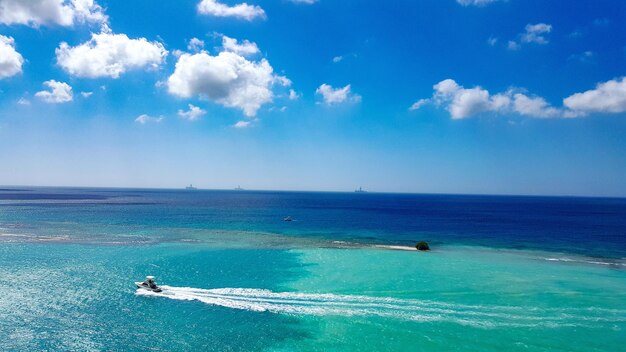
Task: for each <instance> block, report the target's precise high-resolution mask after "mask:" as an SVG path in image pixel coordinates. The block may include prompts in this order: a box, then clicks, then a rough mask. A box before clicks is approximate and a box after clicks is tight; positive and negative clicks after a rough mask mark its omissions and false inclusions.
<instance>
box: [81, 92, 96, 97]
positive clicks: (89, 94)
mask: <svg viewBox="0 0 626 352" xmlns="http://www.w3.org/2000/svg"><path fill="white" fill-rule="evenodd" d="M92 94H93V92H80V95H82V96H83V98H89V97H90V96H91V95H92Z"/></svg>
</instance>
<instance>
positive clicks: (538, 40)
mask: <svg viewBox="0 0 626 352" xmlns="http://www.w3.org/2000/svg"><path fill="white" fill-rule="evenodd" d="M551 31H552V25H550V24H546V23H537V24H530V23H529V24H527V25H526V27H525V30H524V32H523V33H520V34H519V36H518V38H519V41H515V40H509V42H508V44H507V48H508V49H510V50H519V49H520V48H521V44H522V43H535V44H540V45H545V44H548V42H549V41H548V39H547V38H546V34H548V33H550V32H551Z"/></svg>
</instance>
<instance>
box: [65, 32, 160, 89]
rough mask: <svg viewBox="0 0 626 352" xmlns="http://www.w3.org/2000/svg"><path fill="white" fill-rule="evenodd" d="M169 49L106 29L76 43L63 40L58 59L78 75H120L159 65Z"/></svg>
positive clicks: (67, 70)
mask: <svg viewBox="0 0 626 352" xmlns="http://www.w3.org/2000/svg"><path fill="white" fill-rule="evenodd" d="M166 56H167V50H165V48H164V47H163V44H161V43H159V42H149V41H148V40H147V39H146V38H139V39H130V38H128V36H127V35H126V34H113V33H108V32H106V31H105V32H103V33H100V34H92V35H91V39H90V40H89V41H87V42H85V43H83V44H80V45H78V46H75V47H71V46H69V45H68V44H67V43H65V42H63V43H61V44H60V45H59V47H58V48H57V49H56V57H57V63H58V64H59V66H61V67H62V68H63V69H64V70H65V71H66V72H68V73H69V74H71V75H74V76H78V77H87V78H97V77H111V78H118V77H119V76H120V74H122V73H124V72H126V71H129V70H133V69H140V68H144V67H153V68H156V67H158V66H159V65H160V64H161V63H162V62H163V60H164V59H165V57H166Z"/></svg>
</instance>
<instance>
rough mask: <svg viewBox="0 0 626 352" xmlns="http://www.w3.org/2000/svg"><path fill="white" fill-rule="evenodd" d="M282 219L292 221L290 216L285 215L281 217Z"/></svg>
mask: <svg viewBox="0 0 626 352" xmlns="http://www.w3.org/2000/svg"><path fill="white" fill-rule="evenodd" d="M283 221H293V219H292V218H291V216H286V217H284V218H283Z"/></svg>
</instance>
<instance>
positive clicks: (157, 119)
mask: <svg viewBox="0 0 626 352" xmlns="http://www.w3.org/2000/svg"><path fill="white" fill-rule="evenodd" d="M163 119H164V117H163V116H159V117H152V116H150V115H147V114H141V115H139V116H137V118H136V119H135V122H137V123H140V124H142V125H145V124H147V123H159V122H161V121H163Z"/></svg>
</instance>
